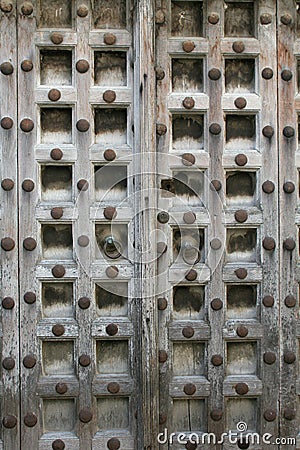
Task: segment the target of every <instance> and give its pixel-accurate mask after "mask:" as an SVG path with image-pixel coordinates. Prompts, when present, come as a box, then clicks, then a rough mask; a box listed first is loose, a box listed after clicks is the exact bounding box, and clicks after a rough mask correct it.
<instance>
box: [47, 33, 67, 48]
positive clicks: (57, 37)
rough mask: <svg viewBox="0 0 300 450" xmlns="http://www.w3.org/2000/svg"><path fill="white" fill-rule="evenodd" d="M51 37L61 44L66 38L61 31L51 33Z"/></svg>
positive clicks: (56, 43) (53, 40) (54, 41)
mask: <svg viewBox="0 0 300 450" xmlns="http://www.w3.org/2000/svg"><path fill="white" fill-rule="evenodd" d="M50 39H51V41H52V42H53V44H55V45H59V44H61V43H62V41H63V40H64V37H63V35H62V34H61V33H58V32H57V31H54V32H53V33H51V35H50Z"/></svg>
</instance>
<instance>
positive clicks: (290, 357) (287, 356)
mask: <svg viewBox="0 0 300 450" xmlns="http://www.w3.org/2000/svg"><path fill="white" fill-rule="evenodd" d="M283 359H284V362H285V363H287V364H293V363H294V362H295V361H296V355H295V353H294V352H292V351H289V350H288V351H286V352H284V355H283Z"/></svg>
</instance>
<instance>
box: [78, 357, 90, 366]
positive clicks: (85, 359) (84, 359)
mask: <svg viewBox="0 0 300 450" xmlns="http://www.w3.org/2000/svg"><path fill="white" fill-rule="evenodd" d="M91 362H92V361H91V358H90V356H89V355H81V356H80V357H79V364H80V365H81V366H82V367H88V366H89V365H90V364H91Z"/></svg>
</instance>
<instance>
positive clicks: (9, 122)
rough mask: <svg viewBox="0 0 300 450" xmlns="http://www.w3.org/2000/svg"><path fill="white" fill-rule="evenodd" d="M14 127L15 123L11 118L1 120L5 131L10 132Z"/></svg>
mask: <svg viewBox="0 0 300 450" xmlns="http://www.w3.org/2000/svg"><path fill="white" fill-rule="evenodd" d="M13 125H14V121H13V120H12V119H11V118H10V117H3V118H2V119H1V127H2V128H3V129H4V130H10V129H11V128H12V127H13Z"/></svg>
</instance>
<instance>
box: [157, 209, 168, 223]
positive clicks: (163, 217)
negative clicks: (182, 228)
mask: <svg viewBox="0 0 300 450" xmlns="http://www.w3.org/2000/svg"><path fill="white" fill-rule="evenodd" d="M169 219H170V216H169V214H168V213H167V211H161V212H159V213H158V214H157V220H158V222H159V223H168V222H169Z"/></svg>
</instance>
